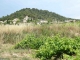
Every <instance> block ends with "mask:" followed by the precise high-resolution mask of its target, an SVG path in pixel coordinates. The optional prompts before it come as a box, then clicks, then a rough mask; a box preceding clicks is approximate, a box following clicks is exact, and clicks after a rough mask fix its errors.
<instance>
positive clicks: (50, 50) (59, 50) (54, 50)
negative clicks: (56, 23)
mask: <svg viewBox="0 0 80 60" xmlns="http://www.w3.org/2000/svg"><path fill="white" fill-rule="evenodd" d="M78 43H80V42H78ZM78 43H77V40H74V39H72V38H66V37H62V38H61V37H60V36H55V37H52V38H51V37H48V38H47V40H46V42H45V43H44V45H42V46H40V48H39V50H38V51H37V54H36V56H37V57H39V58H41V59H42V60H47V59H51V57H52V56H55V59H54V60H57V59H58V58H60V59H62V58H63V53H65V54H68V55H70V56H72V55H75V54H76V49H79V48H78V46H80V45H79V44H78Z"/></svg>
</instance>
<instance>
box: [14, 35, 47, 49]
mask: <svg viewBox="0 0 80 60" xmlns="http://www.w3.org/2000/svg"><path fill="white" fill-rule="evenodd" d="M41 38H42V39H41ZM45 40H46V39H45V38H44V39H43V37H36V36H35V35H28V36H26V38H24V39H23V40H22V41H21V42H20V43H18V44H17V45H16V46H15V49H27V48H32V49H38V48H39V47H40V46H41V45H43V43H44V41H45Z"/></svg>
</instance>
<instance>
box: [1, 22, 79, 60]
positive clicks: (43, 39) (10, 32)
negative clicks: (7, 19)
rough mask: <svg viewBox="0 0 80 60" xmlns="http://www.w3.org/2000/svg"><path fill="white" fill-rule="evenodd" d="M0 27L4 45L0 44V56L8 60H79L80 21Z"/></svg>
mask: <svg viewBox="0 0 80 60" xmlns="http://www.w3.org/2000/svg"><path fill="white" fill-rule="evenodd" d="M0 27H1V28H2V29H0V41H1V42H0V43H1V44H2V45H1V46H3V45H5V44H7V45H8V46H7V47H5V48H3V47H2V48H0V53H1V54H0V57H3V58H8V60H9V59H10V60H11V58H14V59H17V60H20V59H19V58H21V59H22V60H80V58H79V57H80V54H79V53H80V23H75V24H74V23H63V24H50V25H47V24H43V25H28V26H27V25H22V26H18V25H11V26H10V25H9V26H8V25H4V26H0ZM12 27H14V28H12ZM4 28H5V29H4ZM9 44H10V45H9ZM9 46H10V47H9ZM5 50H6V51H7V57H5V53H6V52H5ZM14 53H15V54H14ZM3 54H4V56H2V55H3ZM8 55H9V56H8ZM23 56H24V57H23ZM12 60H13V59H12Z"/></svg>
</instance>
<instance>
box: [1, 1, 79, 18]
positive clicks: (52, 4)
mask: <svg viewBox="0 0 80 60" xmlns="http://www.w3.org/2000/svg"><path fill="white" fill-rule="evenodd" d="M23 8H37V9H42V10H48V11H50V12H55V13H57V14H60V15H62V16H65V17H69V18H76V19H80V0H0V17H2V16H6V15H10V14H11V13H14V12H15V11H17V10H20V9H23Z"/></svg>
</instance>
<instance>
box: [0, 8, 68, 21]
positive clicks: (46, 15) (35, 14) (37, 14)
mask: <svg viewBox="0 0 80 60" xmlns="http://www.w3.org/2000/svg"><path fill="white" fill-rule="evenodd" d="M25 16H29V17H31V18H33V20H38V19H43V20H48V21H52V20H55V19H56V20H59V21H64V20H66V19H69V18H66V17H64V16H61V15H59V14H56V13H54V12H49V11H47V10H39V9H35V8H32V9H30V8H25V9H21V10H19V11H16V12H14V13H12V14H10V15H7V16H3V17H2V18H0V21H4V20H13V19H15V18H19V19H20V20H22V19H23V18H25Z"/></svg>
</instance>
